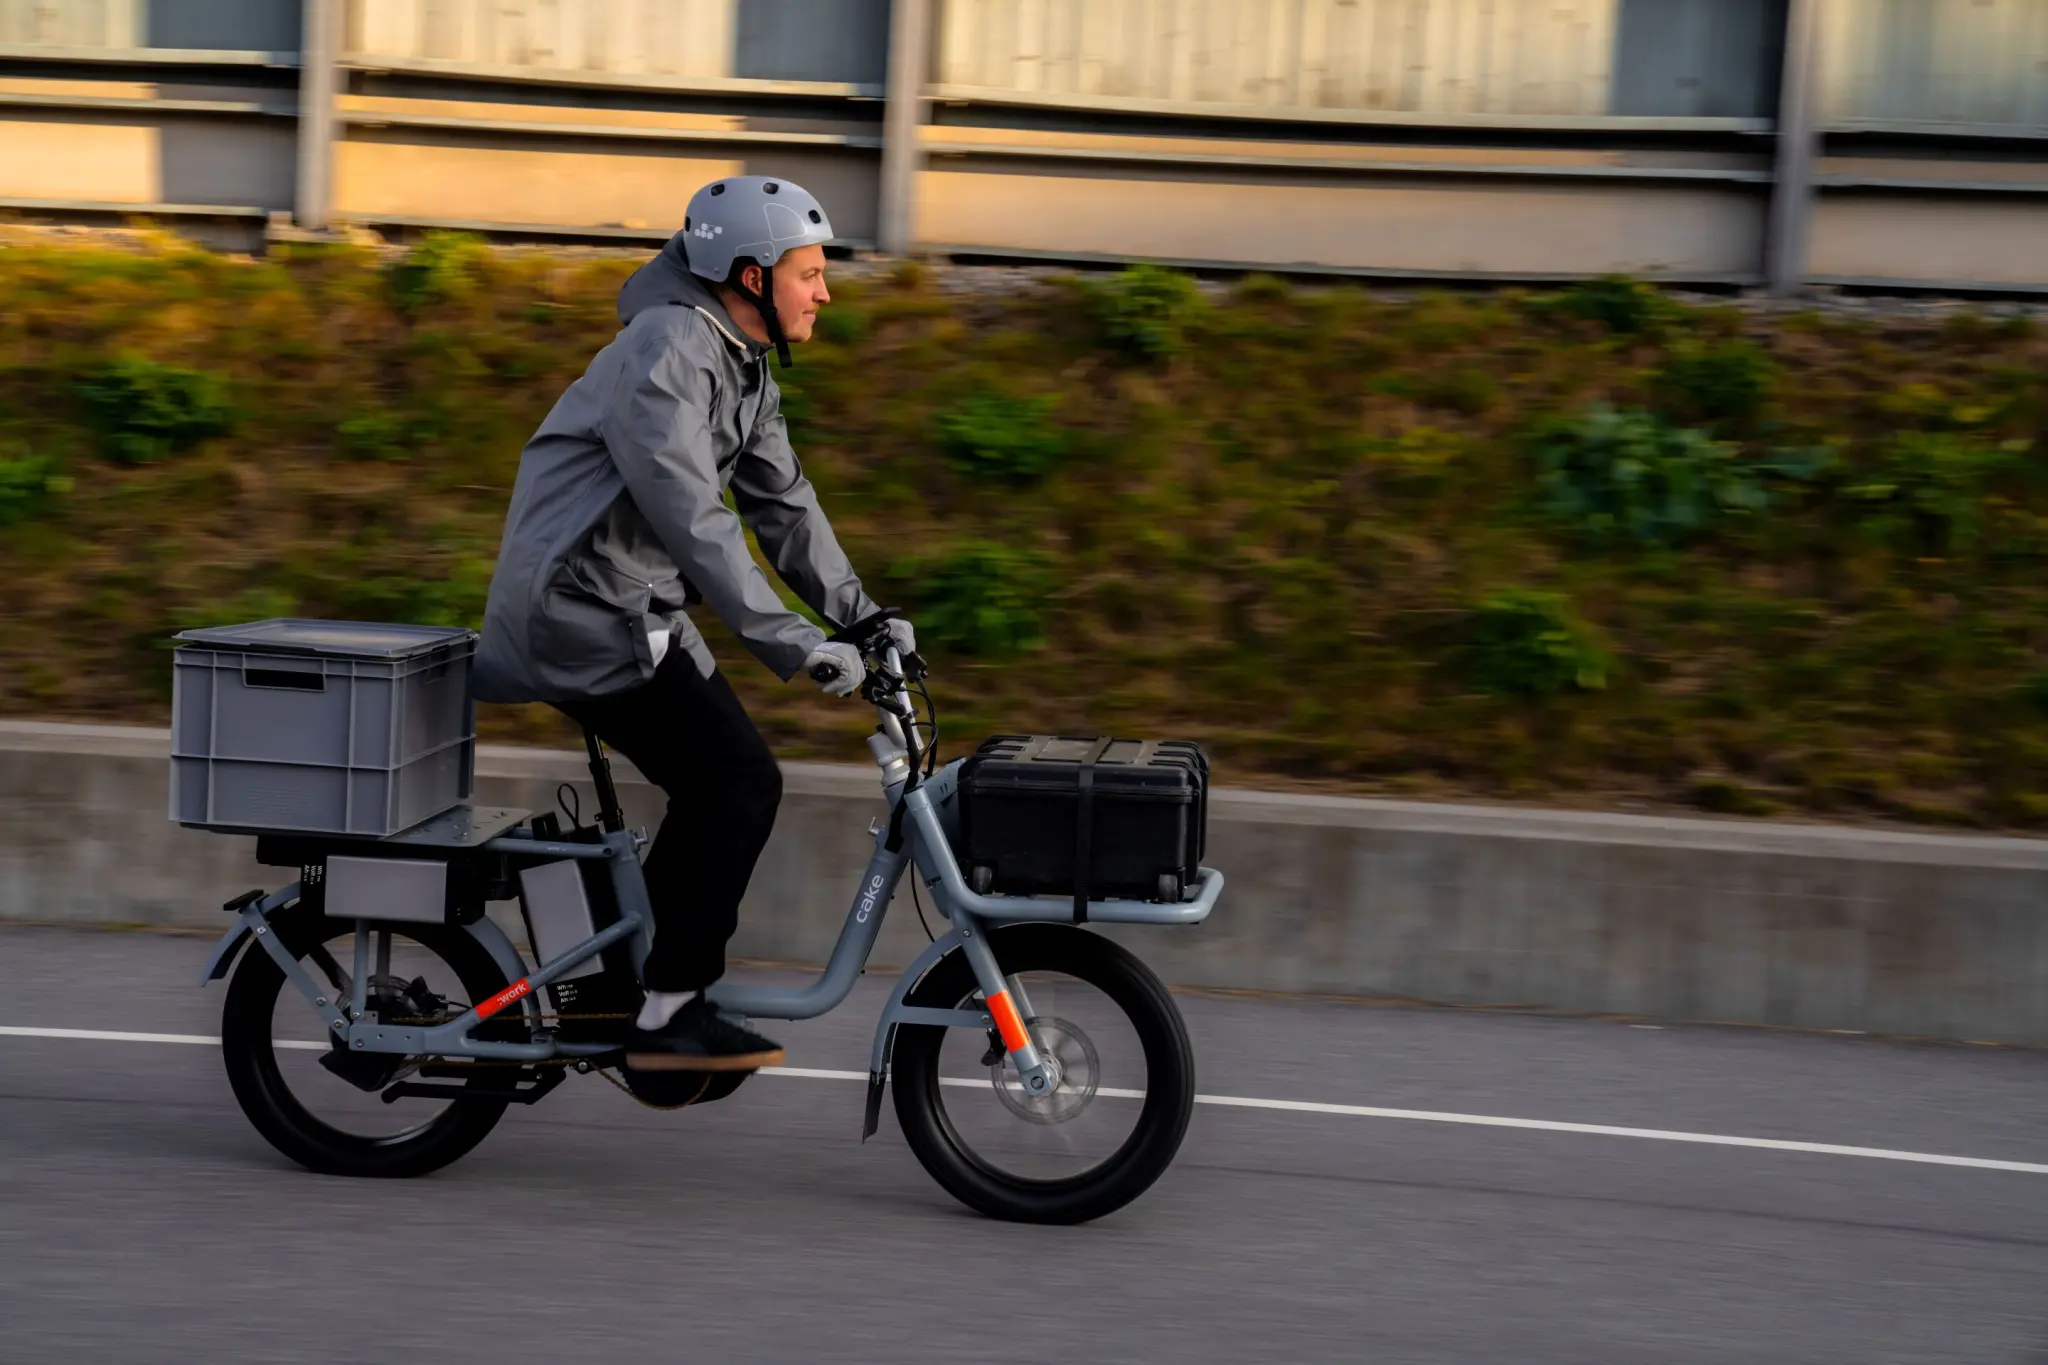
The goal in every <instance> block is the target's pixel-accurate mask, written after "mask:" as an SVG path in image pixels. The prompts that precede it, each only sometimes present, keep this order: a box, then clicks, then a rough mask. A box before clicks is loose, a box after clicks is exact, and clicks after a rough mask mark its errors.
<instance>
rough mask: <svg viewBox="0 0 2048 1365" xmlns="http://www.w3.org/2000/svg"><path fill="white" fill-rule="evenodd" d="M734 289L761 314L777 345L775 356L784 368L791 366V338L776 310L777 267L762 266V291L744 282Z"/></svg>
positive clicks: (774, 344)
mask: <svg viewBox="0 0 2048 1365" xmlns="http://www.w3.org/2000/svg"><path fill="white" fill-rule="evenodd" d="M733 289H734V291H735V292H736V293H738V294H739V296H740V297H741V298H743V299H745V300H746V301H747V302H748V303H751V304H753V305H754V311H755V312H757V313H759V314H760V315H761V325H762V326H763V327H765V328H766V329H767V331H768V340H769V342H770V343H771V344H772V345H773V346H774V347H775V358H776V359H778V360H780V361H781V362H782V368H783V369H785V370H786V369H788V368H789V338H788V337H787V336H785V335H784V334H783V331H782V318H781V317H780V316H779V315H778V314H777V313H776V311H775V267H774V266H772V265H764V266H762V267H761V292H760V293H758V294H756V293H753V292H751V291H750V290H748V288H747V287H746V286H745V285H743V284H737V283H735V284H734V285H733Z"/></svg>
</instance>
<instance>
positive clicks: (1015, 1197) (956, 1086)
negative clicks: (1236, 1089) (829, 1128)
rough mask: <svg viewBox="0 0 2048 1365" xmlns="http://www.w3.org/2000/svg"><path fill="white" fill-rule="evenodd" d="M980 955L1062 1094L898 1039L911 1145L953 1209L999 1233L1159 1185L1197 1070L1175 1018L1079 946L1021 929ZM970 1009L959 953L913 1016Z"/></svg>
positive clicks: (1060, 935)
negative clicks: (989, 1222) (1009, 1225)
mask: <svg viewBox="0 0 2048 1365" xmlns="http://www.w3.org/2000/svg"><path fill="white" fill-rule="evenodd" d="M989 946H990V948H991V949H992V950H993V952H994V953H995V958H996V961H997V962H998V963H999V964H1001V966H1002V969H1003V971H1004V973H1005V974H1006V975H1007V976H1008V977H1009V979H1010V986H1011V993H1012V995H1013V996H1014V997H1016V998H1017V1003H1018V1006H1019V1008H1020V1010H1022V1012H1023V1013H1024V1015H1025V1016H1026V1024H1027V1026H1028V1027H1029V1029H1030V1030H1031V1033H1032V1036H1033V1038H1034V1039H1035V1040H1036V1041H1037V1043H1038V1045H1039V1047H1040V1049H1041V1050H1042V1051H1043V1052H1044V1053H1046V1054H1047V1057H1048V1059H1049V1062H1050V1063H1051V1065H1052V1066H1053V1068H1054V1071H1055V1075H1056V1081H1057V1083H1056V1085H1055V1086H1054V1089H1053V1091H1052V1093H1051V1094H1049V1095H1045V1096H1029V1095H1026V1094H1025V1093H1024V1091H1023V1089H1022V1087H1021V1085H1020V1084H1019V1083H1018V1079H1017V1074H1016V1071H1015V1070H1014V1069H1013V1068H1012V1067H1011V1066H1010V1064H1009V1061H1008V1058H1007V1055H1006V1054H1004V1053H1003V1052H1002V1049H1001V1045H1000V1043H998V1042H997V1041H996V1040H995V1039H994V1038H993V1037H992V1036H987V1035H983V1034H981V1033H977V1032H975V1031H973V1030H971V1029H950V1028H943V1027H940V1026H937V1025H930V1024H905V1025H902V1026H901V1027H900V1028H899V1029H898V1031H897V1039H896V1047H895V1057H894V1064H893V1066H892V1068H891V1070H892V1074H893V1077H894V1080H895V1088H896V1118H897V1121H898V1122H899V1123H900V1124H901V1125H902V1127H903V1135H904V1138H905V1139H906V1140H907V1141H908V1142H909V1144H910V1149H911V1151H913V1152H915V1153H916V1154H917V1159H918V1161H919V1162H921V1163H922V1164H923V1166H924V1168H925V1170H927V1171H928V1172H930V1173H931V1175H932V1178H933V1179H935V1180H937V1181H938V1182H939V1184H940V1185H942V1186H944V1187H945V1189H946V1191H947V1192H948V1193H950V1194H952V1195H953V1196H954V1197H955V1198H956V1199H959V1200H960V1201H961V1202H962V1203H964V1204H966V1205H967V1206H968V1207H970V1208H973V1209H975V1210H977V1211H979V1212H981V1213H985V1214H987V1215H989V1216H990V1217H992V1218H1004V1219H1009V1220H1012V1221H1015V1222H1023V1223H1085V1222H1087V1221H1088V1220H1089V1219H1091V1218H1100V1217H1101V1216H1102V1215H1104V1214H1106V1213H1113V1212H1115V1211H1116V1210H1117V1209H1120V1208H1122V1207H1123V1206H1124V1205H1126V1204H1128V1203H1130V1202H1131V1201H1132V1200H1133V1199H1136V1198H1137V1197H1138V1196H1139V1195H1141V1194H1143V1193H1144V1192H1145V1191H1146V1190H1147V1189H1149V1188H1150V1187H1151V1185H1152V1182H1153V1181H1155V1180H1157V1179H1158V1178H1159V1177H1160V1176H1161V1175H1163V1174H1164V1173H1165V1171H1166V1168H1167V1166H1168V1165H1170V1164H1171V1163H1172V1161H1173V1158H1174V1154H1175V1153H1176V1152H1178V1151H1179V1150H1180V1144H1181V1139H1182V1138H1183V1137H1185V1136H1186V1134H1187V1128H1188V1120H1189V1117H1190V1116H1191V1115H1192V1113H1193V1112H1194V1103H1195V1058H1194V1050H1193V1048H1191V1047H1190V1046H1189V1044H1188V1035H1187V1029H1186V1026H1185V1025H1184V1024H1183V1023H1182V1022H1181V1017H1180V1011H1179V1009H1177V1008H1176V1007H1175V1005H1174V1003H1173V997H1172V996H1171V995H1169V994H1168V993H1167V990H1166V987H1165V986H1164V985H1162V984H1161V983H1160V981H1159V978H1158V977H1156V976H1154V975H1153V974H1152V972H1151V971H1150V970H1149V969H1148V968H1147V967H1146V966H1145V964H1144V963H1142V962H1140V961H1139V960H1138V959H1137V958H1136V957H1134V956H1132V955H1131V954H1130V953H1129V952H1127V951H1125V950H1124V949H1123V948H1121V947H1119V946H1117V945H1116V944H1114V943H1112V942H1110V941H1109V940H1108V939H1105V938H1101V937H1098V936H1097V935H1095V934H1092V933H1089V932H1087V931H1086V930H1083V929H1077V928H1074V927H1071V926H1068V925H1056V924H1020V925H1014V926H1011V927H1008V928H1003V929H997V930H995V931H993V932H992V933H991V934H990V936H989ZM979 995H980V991H979V987H978V986H977V984H976V982H975V979H974V971H973V968H972V967H970V966H969V965H968V962H967V960H966V957H965V956H964V955H963V954H962V953H960V952H959V951H958V950H955V951H954V952H952V953H950V954H948V955H947V956H946V957H945V958H944V959H942V960H941V961H940V962H939V964H938V965H937V966H935V967H933V968H932V970H931V971H930V972H929V973H928V974H927V975H926V976H925V978H924V979H923V980H922V981H920V982H919V983H918V984H917V986H916V988H915V989H913V990H912V991H911V993H910V996H909V999H908V1003H910V1004H913V1005H929V1006H936V1007H938V1008H941V1009H960V1008H978V1007H979Z"/></svg>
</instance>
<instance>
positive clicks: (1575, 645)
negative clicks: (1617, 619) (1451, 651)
mask: <svg viewBox="0 0 2048 1365" xmlns="http://www.w3.org/2000/svg"><path fill="white" fill-rule="evenodd" d="M1458 653H1459V657H1460V662H1461V663H1462V665H1463V671H1464V675H1465V678H1466V681H1468V682H1470V683H1471V684H1472V686H1474V687H1476V688H1478V689H1479V690H1480V691H1481V692H1489V693H1492V694H1494V695H1496V696H1508V697H1551V696H1556V695H1557V694H1559V693H1561V692H1566V691H1573V690H1576V691H1582V692H1592V691H1598V690H1599V689H1601V688H1603V687H1605V686H1607V671H1608V657H1607V653H1606V651H1605V650H1603V649H1601V648H1600V646H1599V644H1598V643H1597V642H1596V641H1595V639H1594V638H1593V635H1592V632H1591V631H1590V630H1588V629H1587V627H1586V626H1585V624H1584V623H1582V622H1581V621H1580V620H1579V619H1578V617H1577V616H1576V615H1574V614H1573V612H1572V610H1571V605H1570V603H1569V602H1567V601H1566V600H1565V599H1564V598H1562V597H1559V596H1557V595H1556V594H1555V593H1547V592H1535V591H1531V590H1529V589H1523V588H1511V589H1509V590H1507V591H1505V592H1498V593H1494V594H1492V595H1491V596H1488V597H1486V598H1483V599H1481V600H1480V601H1479V602H1477V603H1475V604H1474V605H1473V606H1472V608H1471V610H1470V612H1469V614H1468V616H1467V618H1466V623H1465V637H1464V640H1463V641H1462V644H1461V647H1460V649H1459V651H1458Z"/></svg>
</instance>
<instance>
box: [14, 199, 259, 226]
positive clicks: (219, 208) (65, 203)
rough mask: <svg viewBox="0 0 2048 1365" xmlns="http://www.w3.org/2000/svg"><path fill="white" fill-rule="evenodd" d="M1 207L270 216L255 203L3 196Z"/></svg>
mask: <svg viewBox="0 0 2048 1365" xmlns="http://www.w3.org/2000/svg"><path fill="white" fill-rule="evenodd" d="M0 209H12V210H14V211H16V212H20V213H95V214H98V213H111V214H121V215H132V216H134V217H137V218H253V219H258V220H260V219H263V218H267V217H269V216H270V210H269V209H266V208H262V207H259V206H258V205H255V204H129V203H123V202H122V201H120V200H116V199H21V198H15V197H12V196H0Z"/></svg>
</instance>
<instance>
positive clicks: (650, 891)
mask: <svg viewBox="0 0 2048 1365" xmlns="http://www.w3.org/2000/svg"><path fill="white" fill-rule="evenodd" d="M560 709H561V710H562V711H563V712H564V713H566V714H567V715H568V716H569V718H570V719H572V720H574V721H576V722H577V723H579V724H580V725H582V726H583V727H584V728H586V729H588V730H590V731H592V732H593V733H594V734H596V735H597V737H598V738H599V739H600V740H602V741H604V742H605V743H606V744H609V745H610V746H611V747H612V748H614V749H616V750H618V751H619V752H620V753H622V754H624V755H625V756H626V757H627V758H629V759H631V760H632V761H633V766H634V767H636V768H638V769H639V770H640V772H641V774H642V775H643V776H645V777H646V778H647V780H648V781H650V782H652V783H654V785H655V786H657V787H660V788H661V789H662V791H664V792H665V793H667V794H668V814H667V816H666V817H665V818H664V819H663V820H662V822H661V829H660V830H659V831H658V832H657V833H656V834H655V836H654V846H653V847H652V848H650V849H649V850H648V853H647V861H646V865H645V871H646V876H647V897H648V899H649V900H650V901H651V902H652V903H653V906H654V948H653V951H651V952H650V953H649V954H648V956H647V966H646V968H645V970H644V971H643V972H642V982H641V983H642V984H643V985H644V986H646V988H647V989H648V990H650V991H694V990H702V989H703V988H704V987H706V986H708V985H710V984H711V983H712V982H714V981H716V980H717V979H718V978H719V977H720V976H722V975H724V973H725V945H726V941H727V940H728V939H730V938H731V937H732V932H733V930H734V929H735V928H736V927H738V924H739V909H740V897H741V896H743V895H745V894H746V890H747V880H748V879H749V878H750V877H752V876H753V875H754V863H755V861H756V860H758V859H759V858H760V856H761V849H762V846H763V845H765V844H766V843H767V842H768V833H769V831H770V830H772V829H774V828H775V811H776V807H777V806H779V805H780V804H781V802H782V770H781V769H780V768H778V767H776V765H775V758H774V756H773V755H772V754H770V753H769V752H768V744H767V741H765V740H763V739H762V738H761V732H760V731H759V730H756V729H755V728H754V722H753V721H751V720H749V719H748V718H747V713H746V710H745V709H744V708H743V707H741V705H740V700H739V698H738V697H736V696H734V695H733V691H732V687H731V686H730V685H729V684H728V683H727V682H726V681H725V675H724V674H722V673H718V672H713V673H712V675H711V676H710V677H708V678H706V677H703V676H701V675H699V674H698V672H697V665H696V663H695V662H694V661H693V660H692V659H691V658H690V656H689V655H688V653H686V652H685V651H683V650H680V649H671V650H670V651H669V652H668V654H667V655H666V657H664V658H663V659H662V661H661V667H660V668H659V669H658V670H656V672H655V675H654V678H653V681H651V682H649V683H647V684H646V685H645V686H643V687H639V688H636V689H634V690H633V691H631V692H622V693H619V694H617V695H615V696H609V697H596V698H592V699H589V700H585V701H575V702H563V703H561V704H560Z"/></svg>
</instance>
